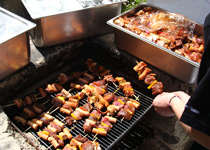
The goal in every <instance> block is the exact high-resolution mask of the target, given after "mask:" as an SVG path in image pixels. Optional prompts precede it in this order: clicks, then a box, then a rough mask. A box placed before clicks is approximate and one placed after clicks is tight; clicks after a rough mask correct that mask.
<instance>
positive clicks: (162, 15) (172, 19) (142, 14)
mask: <svg viewBox="0 0 210 150" xmlns="http://www.w3.org/2000/svg"><path fill="white" fill-rule="evenodd" d="M114 23H115V24H117V25H119V26H121V27H124V28H126V29H127V30H130V31H132V32H134V33H136V34H138V35H140V36H141V37H144V38H146V39H148V40H150V41H152V42H155V43H157V44H158V45H161V46H163V47H165V48H167V49H170V50H172V51H174V52H176V53H178V54H180V55H183V56H184V57H186V58H189V59H190V60H192V61H195V62H200V61H201V57H202V54H203V51H204V40H203V37H202V36H198V35H196V34H193V32H194V28H195V24H194V23H192V22H191V21H189V20H188V19H186V18H185V17H184V16H182V15H180V14H175V13H168V12H165V11H161V10H157V9H155V8H152V7H145V8H143V9H141V10H140V11H138V12H137V13H136V14H135V15H133V16H129V17H127V16H125V17H119V18H118V19H116V20H115V21H114Z"/></svg>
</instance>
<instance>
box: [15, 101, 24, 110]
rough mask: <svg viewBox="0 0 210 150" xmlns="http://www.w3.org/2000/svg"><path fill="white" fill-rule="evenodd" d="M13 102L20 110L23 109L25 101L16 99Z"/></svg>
mask: <svg viewBox="0 0 210 150" xmlns="http://www.w3.org/2000/svg"><path fill="white" fill-rule="evenodd" d="M13 102H14V103H15V105H16V106H17V108H18V109H20V108H22V107H23V101H22V100H21V99H15V100H14V101H13Z"/></svg>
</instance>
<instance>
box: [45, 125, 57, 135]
mask: <svg viewBox="0 0 210 150" xmlns="http://www.w3.org/2000/svg"><path fill="white" fill-rule="evenodd" d="M47 128H48V129H49V130H50V131H51V132H52V133H55V134H56V133H57V132H58V130H57V129H56V128H53V127H51V126H50V125H48V126H47Z"/></svg>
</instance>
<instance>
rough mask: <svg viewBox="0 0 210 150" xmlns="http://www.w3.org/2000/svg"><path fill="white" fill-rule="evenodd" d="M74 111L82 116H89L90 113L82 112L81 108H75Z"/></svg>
mask: <svg viewBox="0 0 210 150" xmlns="http://www.w3.org/2000/svg"><path fill="white" fill-rule="evenodd" d="M76 111H79V112H80V113H81V114H82V116H85V117H88V116H90V113H89V112H88V111H85V110H82V109H81V108H76Z"/></svg>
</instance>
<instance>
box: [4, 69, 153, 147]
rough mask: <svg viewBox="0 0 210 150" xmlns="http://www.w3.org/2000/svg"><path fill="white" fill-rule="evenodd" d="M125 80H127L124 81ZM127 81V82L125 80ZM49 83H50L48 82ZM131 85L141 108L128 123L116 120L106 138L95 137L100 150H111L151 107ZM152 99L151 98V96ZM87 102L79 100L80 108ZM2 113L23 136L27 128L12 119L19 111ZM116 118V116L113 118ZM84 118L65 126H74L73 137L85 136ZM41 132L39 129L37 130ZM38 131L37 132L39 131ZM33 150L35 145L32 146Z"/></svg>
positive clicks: (12, 110) (49, 105)
mask: <svg viewBox="0 0 210 150" xmlns="http://www.w3.org/2000/svg"><path fill="white" fill-rule="evenodd" d="M112 74H113V75H114V76H117V74H116V73H112ZM55 80H56V79H55V78H53V79H51V80H50V81H55ZM126 80H127V79H126ZM127 81H129V80H127ZM50 83H51V82H50ZM67 85H69V84H68V83H67V84H65V85H64V88H65V89H67V90H68V89H69V87H68V86H67ZM131 85H132V86H133V87H134V91H135V93H136V94H135V95H136V96H138V95H139V99H140V103H141V106H140V108H139V109H137V110H136V111H135V113H134V115H133V117H132V119H131V120H130V121H125V120H123V121H121V120H120V119H119V118H118V119H117V123H116V124H113V128H112V129H111V131H110V132H108V133H107V136H106V137H102V136H97V137H98V138H97V141H98V142H99V143H100V146H101V148H102V150H110V149H112V148H113V147H114V146H115V145H116V144H117V143H118V142H119V141H120V140H121V139H122V138H123V137H124V136H125V135H126V134H127V133H128V132H129V131H130V130H131V129H132V128H133V127H134V126H135V125H136V124H137V123H138V122H139V121H140V120H141V118H142V117H143V116H144V115H145V114H146V112H147V111H148V110H149V109H150V108H151V107H152V101H153V99H152V98H150V97H149V96H147V95H145V94H143V93H142V92H140V91H139V90H136V89H139V87H137V86H136V85H134V84H133V83H131ZM115 90H116V87H114V86H111V85H108V91H110V92H114V91H115ZM35 91H37V90H36V89H34V92H35ZM77 92H79V91H72V92H70V93H71V94H73V95H74V94H76V93H77ZM115 94H116V95H117V96H124V93H123V92H122V91H121V90H118V91H117V92H116V93H115ZM54 96H55V94H51V95H49V96H48V97H47V98H44V99H42V100H41V101H40V103H42V102H45V101H46V100H48V99H52V98H53V97H54ZM151 97H152V96H151ZM86 101H87V97H85V98H84V99H83V100H80V106H82V105H84V104H85V103H86ZM45 106H46V108H47V109H49V108H51V106H52V105H51V103H50V102H48V103H46V105H45ZM4 111H5V112H6V114H7V115H8V117H9V118H10V120H11V121H12V125H13V126H14V127H15V128H17V129H18V131H19V132H22V133H21V134H22V135H24V131H25V130H26V129H27V128H28V127H23V126H22V125H21V124H19V123H16V122H15V120H14V119H13V118H14V116H15V115H17V113H18V112H19V110H18V109H17V108H16V107H15V106H14V107H9V108H5V109H4ZM52 115H53V116H54V117H55V118H57V119H59V120H63V119H64V117H65V116H66V115H63V114H61V113H60V112H59V110H57V111H55V112H53V113H52ZM114 117H116V115H115V116H114ZM85 119H86V118H83V119H82V120H80V121H78V122H77V123H74V124H73V125H72V126H71V127H68V126H66V127H67V128H69V129H71V128H72V127H73V126H76V128H74V129H73V130H72V131H71V134H72V135H73V137H75V136H77V135H78V134H81V135H82V136H85V135H86V134H87V133H84V132H83V124H84V121H85ZM39 130H41V129H39ZM39 130H38V131H39ZM29 132H30V133H31V134H32V135H33V136H34V137H35V138H38V135H37V134H36V132H37V131H33V129H30V130H29ZM24 137H25V138H27V136H24ZM93 137H94V134H88V135H87V138H88V140H91V141H93V140H94V139H93ZM27 140H29V142H30V143H33V142H31V141H30V139H29V138H27ZM39 141H40V143H41V144H43V145H44V146H45V147H46V148H48V147H50V145H51V144H50V143H49V142H46V141H44V140H42V139H39ZM66 143H69V141H68V140H66V141H65V144H66ZM32 145H33V146H34V147H35V148H36V145H34V144H32ZM49 149H51V150H54V148H52V147H51V148H49Z"/></svg>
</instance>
